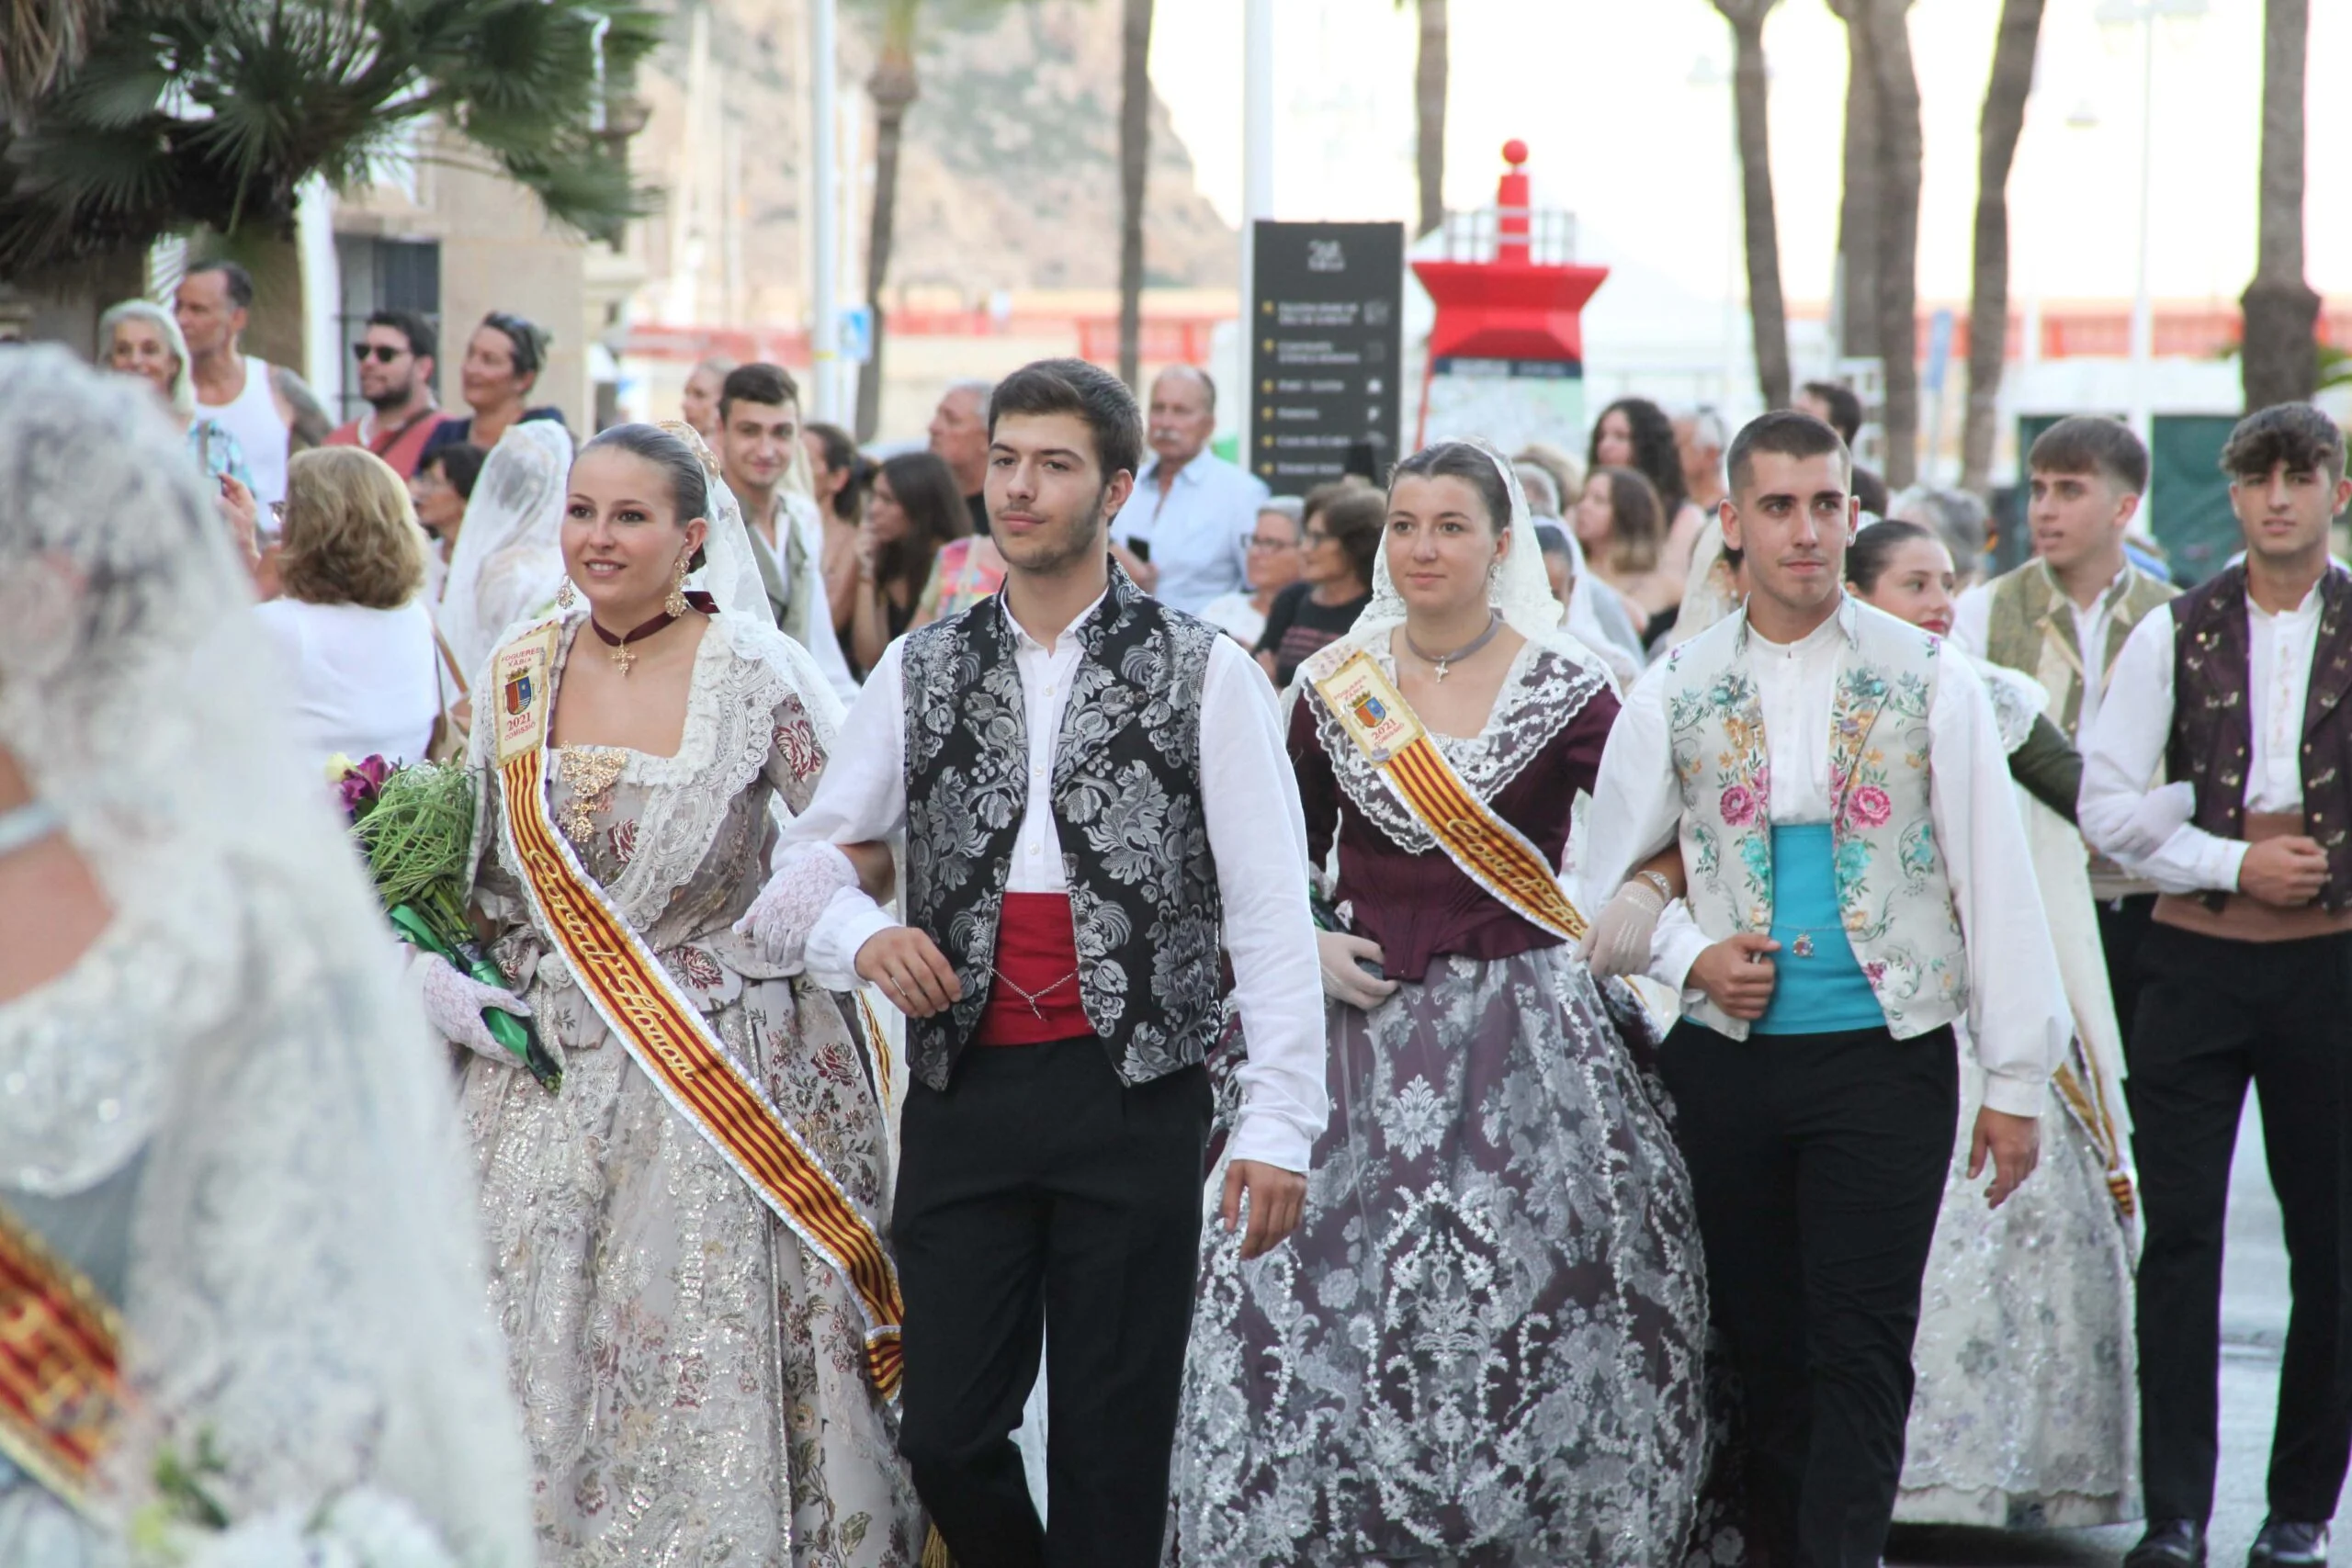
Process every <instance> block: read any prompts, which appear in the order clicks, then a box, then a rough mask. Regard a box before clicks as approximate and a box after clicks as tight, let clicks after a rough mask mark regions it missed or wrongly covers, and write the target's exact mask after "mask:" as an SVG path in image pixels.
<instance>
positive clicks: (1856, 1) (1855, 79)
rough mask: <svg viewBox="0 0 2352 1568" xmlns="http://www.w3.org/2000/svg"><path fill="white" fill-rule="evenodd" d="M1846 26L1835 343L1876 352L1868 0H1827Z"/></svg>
mask: <svg viewBox="0 0 2352 1568" xmlns="http://www.w3.org/2000/svg"><path fill="white" fill-rule="evenodd" d="M1829 8H1830V9H1831V10H1832V11H1834V12H1836V13H1837V15H1838V20H1839V21H1841V22H1844V23H1845V24H1846V135H1845V155H1844V175H1845V186H1844V190H1843V192H1842V194H1841V195H1840V197H1839V198H1838V352H1839V353H1840V354H1842V355H1847V356H1849V357H1853V358H1864V359H1868V358H1875V357H1876V356H1877V355H1878V195H1879V193H1878V164H1879V146H1878V139H1879V116H1878V64H1877V56H1876V55H1875V54H1873V53H1872V52H1871V14H1870V0H1829Z"/></svg>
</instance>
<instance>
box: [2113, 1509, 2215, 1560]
mask: <svg viewBox="0 0 2352 1568" xmlns="http://www.w3.org/2000/svg"><path fill="white" fill-rule="evenodd" d="M2123 1568H2205V1527H2204V1526H2203V1525H2200V1524H2199V1523H2198V1522H2197V1521H2196V1520H2195V1519H2155V1520H2153V1521H2151V1522H2150V1524H2149V1526H2148V1533H2147V1534H2145V1535H2143V1536H2142V1537H2141V1538H2140V1544H2139V1545H2137V1546H2135V1547H2133V1548H2132V1549H2131V1551H2128V1552H2126V1553H2125V1554H2124V1557H2123Z"/></svg>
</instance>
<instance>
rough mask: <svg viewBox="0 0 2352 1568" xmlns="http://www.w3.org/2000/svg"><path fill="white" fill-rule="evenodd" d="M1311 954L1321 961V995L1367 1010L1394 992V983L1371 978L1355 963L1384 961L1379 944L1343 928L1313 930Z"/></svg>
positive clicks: (1395, 985)
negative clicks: (1363, 959) (1362, 960)
mask: <svg viewBox="0 0 2352 1568" xmlns="http://www.w3.org/2000/svg"><path fill="white" fill-rule="evenodd" d="M1315 955H1316V956H1317V958H1318V959H1320V960H1321V961H1322V964H1323V994H1324V995H1325V996H1327V997H1330V998H1335V999H1337V1000H1339V1001H1342V1002H1345V1003H1347V1004H1348V1006H1350V1007H1351V1008H1362V1009H1363V1010H1364V1011H1366V1012H1370V1011H1371V1010H1373V1009H1374V1008H1376V1007H1378V1006H1379V1005H1380V1004H1381V1003H1383V1002H1385V1001H1386V1000H1387V999H1388V998H1390V997H1393V996H1395V995H1396V994H1397V982H1396V981H1394V980H1383V979H1375V978H1374V976H1372V975H1371V974H1369V973H1367V972H1366V971H1365V970H1364V969H1363V966H1362V965H1360V964H1357V962H1356V960H1357V959H1359V958H1369V959H1370V960H1372V962H1374V964H1379V963H1383V962H1385V960H1384V958H1383V956H1382V954H1381V951H1380V944H1379V943H1378V942H1372V941H1370V940H1368V939H1366V938H1364V937H1360V936H1355V935H1352V934H1351V933H1350V932H1347V931H1317V932H1316V933H1315Z"/></svg>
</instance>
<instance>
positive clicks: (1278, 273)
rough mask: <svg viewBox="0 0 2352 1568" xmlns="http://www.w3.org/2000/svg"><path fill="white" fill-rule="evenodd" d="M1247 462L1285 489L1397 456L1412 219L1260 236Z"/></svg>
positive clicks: (1285, 228) (1280, 226) (1372, 468)
mask: <svg viewBox="0 0 2352 1568" xmlns="http://www.w3.org/2000/svg"><path fill="white" fill-rule="evenodd" d="M1254 238H1255V245H1256V250H1255V255H1256V265H1255V267H1254V268H1253V270H1254V272H1255V274H1256V277H1255V296H1256V300H1257V303H1256V304H1255V306H1254V307H1253V310H1254V311H1255V313H1256V314H1255V320H1254V321H1252V323H1251V325H1252V327H1253V329H1254V330H1253V331H1251V333H1250V427H1249V428H1250V472H1252V473H1254V474H1256V475H1257V476H1258V477H1259V478H1260V479H1263V480H1265V481H1266V484H1267V486H1268V487H1269V488H1270V489H1272V491H1273V492H1274V493H1275V494H1276V495H1301V494H1304V493H1305V492H1306V491H1309V490H1311V489H1313V488H1314V487H1315V486H1317V485H1318V484H1321V483H1323V482H1324V481H1325V480H1326V479H1338V478H1340V476H1342V475H1344V474H1361V475H1363V477H1364V478H1366V479H1372V480H1374V482H1378V481H1380V480H1383V479H1386V478H1387V475H1388V467H1389V465H1390V464H1392V463H1394V462H1395V461H1396V460H1397V423H1398V420H1397V414H1398V409H1399V406H1400V403H1399V389H1398V387H1397V378H1398V375H1399V372H1400V371H1401V369H1402V367H1403V361H1404V323H1403V321H1402V317H1403V315H1404V299H1405V226H1404V225H1403V224H1402V223H1276V222H1272V221H1261V222H1260V223H1259V225H1258V227H1257V231H1256V234H1255V237H1254Z"/></svg>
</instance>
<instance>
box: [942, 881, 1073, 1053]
mask: <svg viewBox="0 0 2352 1568" xmlns="http://www.w3.org/2000/svg"><path fill="white" fill-rule="evenodd" d="M1093 1032H1094V1025H1092V1024H1091V1023H1089V1022H1088V1021H1086V1009H1085V1007H1084V1006H1083V1005H1082V1004H1081V1003H1080V1000H1079V990H1078V928H1077V926H1076V925H1075V924H1074V923H1073V922H1072V921H1071V919H1070V913H1069V895H1068V894H1066V893H1008V894H1006V895H1005V896H1004V911H1003V913H1002V914H1001V916H999V917H998V919H997V927H996V975H995V976H994V977H993V978H992V979H991V980H990V982H989V1005H988V1007H987V1008H986V1009H985V1010H983V1011H982V1012H981V1014H980V1026H979V1028H978V1030H977V1031H975V1032H974V1033H973V1035H972V1043H974V1044H976V1045H1042V1044H1044V1043H1046V1042H1047V1041H1049V1040H1072V1039H1076V1038H1079V1037H1080V1036H1082V1035H1088V1034H1091V1033H1093Z"/></svg>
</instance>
